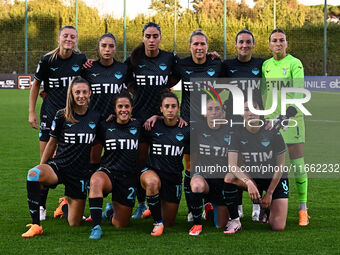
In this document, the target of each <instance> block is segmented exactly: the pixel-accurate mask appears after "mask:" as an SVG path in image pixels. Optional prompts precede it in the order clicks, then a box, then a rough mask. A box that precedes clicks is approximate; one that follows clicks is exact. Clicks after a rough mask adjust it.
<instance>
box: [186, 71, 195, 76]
mask: <svg viewBox="0 0 340 255" xmlns="http://www.w3.org/2000/svg"><path fill="white" fill-rule="evenodd" d="M185 72H186V73H187V74H188V75H190V74H191V73H192V72H193V71H185Z"/></svg>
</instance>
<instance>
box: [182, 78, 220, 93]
mask: <svg viewBox="0 0 340 255" xmlns="http://www.w3.org/2000/svg"><path fill="white" fill-rule="evenodd" d="M206 85H208V86H210V87H215V85H216V81H215V80H207V81H203V80H202V81H198V80H196V79H195V81H183V88H184V90H185V91H190V92H191V91H200V90H203V89H206V90H210V89H209V87H208V86H206Z"/></svg>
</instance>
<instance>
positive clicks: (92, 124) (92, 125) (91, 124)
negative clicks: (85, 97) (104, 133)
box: [89, 121, 96, 129]
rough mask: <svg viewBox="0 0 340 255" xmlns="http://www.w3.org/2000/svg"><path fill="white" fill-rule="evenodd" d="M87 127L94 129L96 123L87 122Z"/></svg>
mask: <svg viewBox="0 0 340 255" xmlns="http://www.w3.org/2000/svg"><path fill="white" fill-rule="evenodd" d="M89 127H90V128H91V129H94V128H95V127H96V123H94V122H92V121H91V122H89Z"/></svg>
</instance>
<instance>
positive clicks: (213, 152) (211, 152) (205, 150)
mask: <svg viewBox="0 0 340 255" xmlns="http://www.w3.org/2000/svg"><path fill="white" fill-rule="evenodd" d="M199 148H200V154H201V155H206V156H215V157H227V155H228V148H226V147H221V146H212V145H208V144H200V145H199Z"/></svg>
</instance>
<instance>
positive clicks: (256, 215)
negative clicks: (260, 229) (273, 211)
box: [251, 204, 261, 221]
mask: <svg viewBox="0 0 340 255" xmlns="http://www.w3.org/2000/svg"><path fill="white" fill-rule="evenodd" d="M260 211H261V208H260V205H259V204H253V212H252V214H251V219H252V221H259V220H260Z"/></svg>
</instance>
